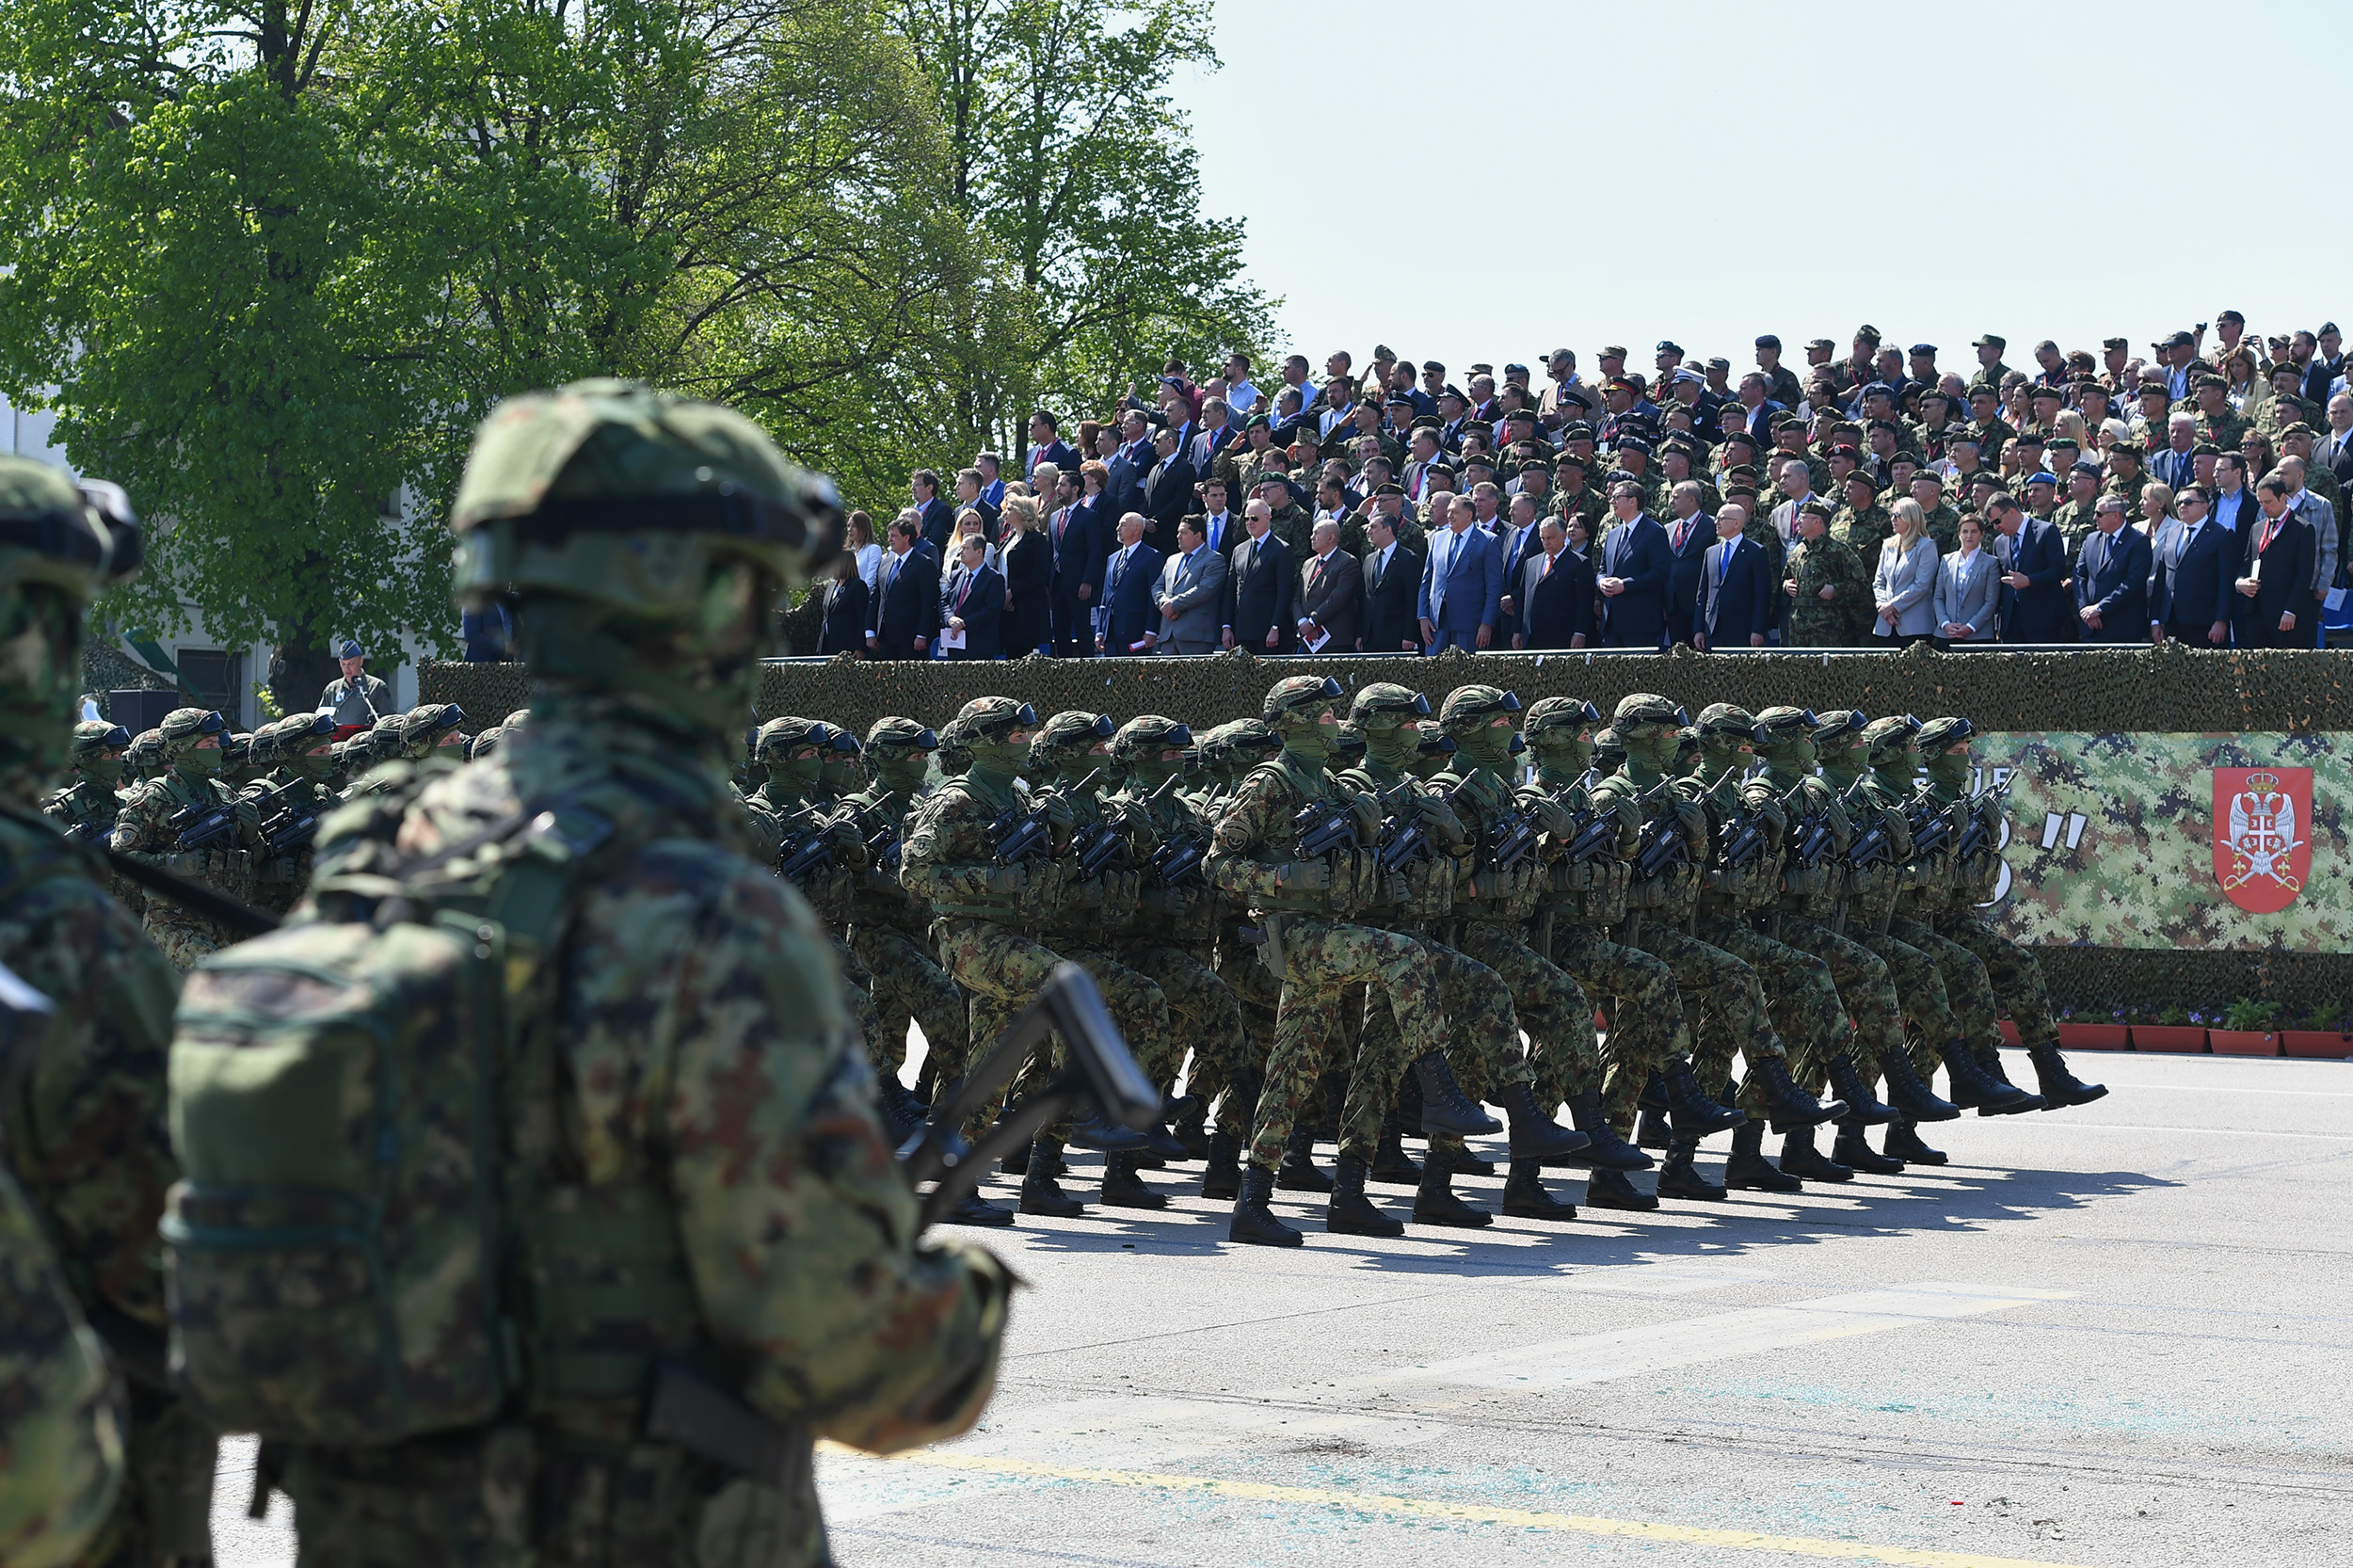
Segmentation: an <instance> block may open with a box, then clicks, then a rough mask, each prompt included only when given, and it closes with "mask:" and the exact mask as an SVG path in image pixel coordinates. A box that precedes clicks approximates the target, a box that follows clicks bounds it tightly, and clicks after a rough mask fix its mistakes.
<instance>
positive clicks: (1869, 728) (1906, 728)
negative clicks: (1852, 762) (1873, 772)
mask: <svg viewBox="0 0 2353 1568" xmlns="http://www.w3.org/2000/svg"><path fill="white" fill-rule="evenodd" d="M1919 733H1920V721H1919V720H1918V719H1915V718H1913V717H1912V715H1910V714H1909V713H1890V714H1889V715H1888V716H1887V717H1885V718H1883V719H1873V720H1872V721H1871V722H1870V723H1869V724H1866V725H1865V726H1864V727H1863V744H1864V745H1865V748H1866V755H1867V756H1868V757H1869V759H1870V761H1871V765H1872V766H1873V767H1875V768H1880V767H1890V766H1893V765H1894V764H1896V763H1897V762H1899V761H1901V760H1903V758H1904V755H1905V753H1907V752H1909V751H1910V750H1911V749H1912V747H1913V743H1914V741H1915V739H1916V738H1917V737H1918V735H1919Z"/></svg>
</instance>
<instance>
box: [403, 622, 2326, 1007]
mask: <svg viewBox="0 0 2353 1568" xmlns="http://www.w3.org/2000/svg"><path fill="white" fill-rule="evenodd" d="M806 616H807V612H806V611H805V610H798V609H796V610H795V611H793V612H791V613H790V614H789V615H788V626H791V625H792V624H793V623H794V622H795V621H797V620H798V619H801V618H806ZM812 634H813V632H812ZM1304 674H1329V675H1332V676H1334V677H1335V678H1337V680H1339V682H1340V684H1341V685H1342V686H1343V687H1345V688H1347V689H1349V690H1351V691H1353V690H1355V689H1356V688H1357V687H1360V686H1363V685H1366V684H1369V683H1370V682H1372V681H1376V680H1396V681H1401V682H1404V683H1405V684H1408V685H1412V686H1414V687H1416V688H1417V689H1419V690H1422V691H1427V692H1429V693H1430V694H1431V695H1432V696H1433V697H1435V696H1442V695H1443V694H1444V693H1445V692H1447V691H1448V690H1450V689H1451V688H1453V687H1455V686H1458V685H1462V684H1464V683H1465V682H1468V681H1471V680H1481V681H1489V682H1494V683H1497V684H1501V685H1506V686H1509V687H1510V688H1511V689H1513V691H1515V692H1517V693H1518V694H1519V696H1520V698H1521V700H1522V701H1524V702H1533V701H1535V700H1536V699H1537V698H1538V697H1542V696H1582V697H1588V698H1590V699H1592V700H1593V702H1594V703H1595V704H1597V705H1598V706H1599V707H1600V708H1601V709H1602V711H1603V712H1608V711H1609V709H1610V708H1611V707H1612V706H1613V705H1614V704H1615V703H1616V702H1617V700H1618V699H1619V698H1620V697H1622V696H1625V695H1626V694H1627V693H1629V692H1639V691H1655V692H1663V693H1665V694H1667V695H1668V696H1673V697H1674V698H1675V699H1676V700H1677V701H1679V702H1682V703H1683V704H1685V706H1687V707H1688V708H1689V709H1690V710H1691V711H1692V712H1698V711H1699V710H1700V709H1701V708H1703V707H1705V706H1706V705H1707V704H1708V703H1711V702H1733V703H1737V704H1739V705H1740V706H1742V707H1744V708H1747V709H1749V710H1751V711H1752V712H1753V711H1755V710H1756V709H1759V708H1765V707H1769V706H1770V705H1772V704H1774V703H1776V702H1799V703H1803V704H1805V705H1806V706H1808V707H1812V708H1817V709H1820V708H1857V709H1861V710H1862V711H1863V712H1866V713H1872V714H1880V713H1891V712H1912V713H1918V714H1920V715H1922V716H1923V717H1927V716H1930V715H1933V714H1937V713H1963V714H1966V715H1968V716H1969V717H1970V718H1971V719H1973V720H1974V721H1976V723H1977V725H1978V726H1979V727H1981V728H1986V729H1993V730H2081V731H2103V730H2105V731H2129V730H2148V731H2157V732H2164V733H2193V734H2195V733H2209V734H2211V733H2224V734H2228V733H2232V732H2236V731H2255V730H2289V731H2296V732H2303V733H2312V732H2318V731H2328V730H2353V685H2348V681H2353V658H2348V657H2347V656H2346V655H2345V654H2343V653H2325V652H2320V651H2317V650H2314V651H2309V652H2308V651H2303V650H2297V651H2282V650H2274V649H2248V650H2243V651H2233V652H2225V653H2214V652H2193V651H2191V650H2189V649H2188V648H2183V647H2182V646H2181V645H2179V644H2172V643H2169V644H2167V645H2165V646H2164V647H2162V648H2127V649H2089V650H2083V651H2067V652H2059V651H2053V652H2045V653H2007V654H2001V653H1990V652H1967V653H1940V652H1938V651H1936V650H1935V649H1933V648H1929V647H1928V646H1926V645H1925V644H1923V645H1920V646H1916V647H1913V648H1907V649H1905V650H1904V651H1902V652H1899V653H1854V654H1835V655H1831V656H1827V657H1825V656H1820V655H1815V654H1806V653H1777V654H1767V655H1749V656H1744V655H1737V654H1735V655H1721V654H1719V655H1704V654H1697V653H1693V652H1691V651H1689V649H1685V648H1678V649H1676V650H1675V651H1673V652H1672V653H1667V654H1619V653H1610V654H1597V655H1587V654H1585V653H1582V652H1577V653H1550V654H1535V653H1516V654H1481V655H1477V656H1473V655H1470V654H1462V653H1450V654H1448V655H1446V656H1445V657H1444V658H1441V659H1435V660H1430V659H1412V658H1397V659H1385V658H1346V659H1298V658H1286V659H1280V660H1268V659H1258V658H1255V657H1253V656H1252V655H1250V654H1247V653H1230V654H1226V655H1224V656H1222V657H1219V658H1215V659H1187V660H1171V659H1099V660H1098V659H1088V660H1055V659H1039V658H1030V659H1023V660H1019V661H1016V662H1014V663H1009V664H994V663H982V664H974V663H963V662H959V663H954V664H936V663H931V662H927V661H921V660H894V661H888V662H883V663H870V662H868V661H865V660H859V659H853V658H851V657H849V656H847V655H843V656H841V657H839V658H836V659H833V660H831V661H829V662H827V663H825V664H778V665H775V666H773V667H771V668H770V669H769V671H768V674H767V679H766V680H765V681H764V682H763V684H762V686H761V690H760V713H759V716H760V718H763V719H765V718H773V717H775V716H776V714H779V713H785V712H792V713H806V714H810V715H814V716H821V717H824V718H826V719H830V720H832V721H833V722H835V723H837V724H841V725H846V726H848V727H849V728H852V729H853V730H855V731H856V732H858V733H860V734H863V733H864V732H865V731H866V728H867V727H868V726H869V725H871V724H872V722H873V721H874V720H875V719H877V718H879V717H881V716H882V715H884V714H886V713H901V714H904V715H906V716H907V717H909V718H913V719H918V720H920V721H922V722H924V723H926V724H934V725H937V724H944V723H945V722H947V720H949V719H950V718H952V717H953V716H954V714H955V712H956V711H957V710H958V709H959V708H961V707H963V706H964V704H965V703H966V702H968V701H969V700H970V699H971V698H973V697H975V696H983V695H985V694H990V693H1006V694H1012V695H1016V696H1020V697H1022V698H1024V699H1025V700H1027V701H1029V702H1030V703H1032V705H1034V706H1035V707H1036V709H1037V710H1038V712H1040V713H1050V712H1059V711H1061V710H1063V709H1066V708H1084V709H1088V710H1091V711H1093V712H1104V713H1109V714H1111V715H1112V718H1113V719H1115V720H1121V721H1124V720H1127V719H1129V718H1133V717H1134V716H1135V715H1137V714H1138V713H1144V712H1160V713H1170V714H1174V715H1176V716H1177V717H1180V718H1183V719H1185V720H1186V721H1187V722H1189V723H1191V724H1193V726H1194V727H1196V728H1204V727H1207V726H1209V725H1212V724H1220V723H1223V722H1225V720H1227V719H1234V718H1241V717H1245V716H1250V715H1255V714H1256V713H1257V712H1258V706H1259V703H1260V701H1261V699H1262V698H1263V697H1264V696H1265V695H1266V689H1267V687H1268V686H1270V685H1272V684H1273V682H1274V681H1275V680H1277V679H1279V678H1280V677H1282V676H1286V675H1304ZM417 689H418V695H419V698H420V700H422V701H426V702H456V703H458V704H459V705H461V706H462V707H463V708H464V709H465V710H466V714H467V719H468V722H469V725H470V726H472V727H476V728H479V727H485V726H488V725H489V724H492V723H495V722H496V721H497V720H498V719H499V718H501V717H504V715H505V714H506V713H507V712H509V711H511V710H513V709H515V708H517V707H520V706H522V705H523V704H524V703H526V702H527V701H528V700H529V692H530V676H529V672H528V671H527V670H525V669H524V667H523V666H521V665H520V664H440V663H429V662H428V663H426V664H422V665H421V666H420V667H419V671H418V680H417ZM2038 952H2040V954H2041V958H2042V961H2043V965H2044V972H2045V973H2046V974H2047V975H2048V976H2049V978H2050V981H2051V987H2052V993H2053V1000H2055V1001H2056V1002H2057V1004H2058V1005H2060V1006H2067V1007H2073V1008H2075V1009H2076V1010H2078V1011H2079V1012H2081V1011H2096V1012H2100V1013H2103V1014H2105V1012H2107V1011H2108V1010H2110V1009H2112V1008H2115V1007H2119V1006H2127V1005H2130V1006H2140V1007H2148V1006H2162V1005H2165V1004H2167V1003H2169V1002H2175V1001H2178V1002H2181V1003H2182V1004H2184V1005H2185V1006H2189V1005H2196V1006H2212V1005H2214V1004H2215V1003H2216V1002H2217V1001H2218V1000H2219V1001H2228V1000H2234V999H2236V998H2239V997H2243V996H2244V997H2259V998H2265V999H2268V1000H2275V1001H2278V1002H2279V1003H2280V1004H2281V1008H2282V1010H2283V1011H2285V1012H2287V1013H2289V1014H2295V1013H2297V1012H2300V1011H2302V1010H2303V1009H2305V1008H2308V1007H2311V1006H2313V1005H2315V1004H2318V1003H2320V1002H2323V1001H2328V1000H2340V1001H2345V1002H2348V1003H2353V955H2334V954H2326V955H2287V954H2279V955H2270V956H2268V957H2267V958H2266V955H2265V954H2263V953H2261V952H2176V951H2173V950H2151V951H2140V950H2129V951H2128V950H2117V949H2105V948H2042V949H2039V950H2038Z"/></svg>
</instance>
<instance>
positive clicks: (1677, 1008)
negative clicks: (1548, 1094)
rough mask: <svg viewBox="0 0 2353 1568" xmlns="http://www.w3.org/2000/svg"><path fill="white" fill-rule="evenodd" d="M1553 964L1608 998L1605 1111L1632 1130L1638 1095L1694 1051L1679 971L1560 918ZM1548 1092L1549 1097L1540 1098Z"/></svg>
mask: <svg viewBox="0 0 2353 1568" xmlns="http://www.w3.org/2000/svg"><path fill="white" fill-rule="evenodd" d="M1552 961H1553V962H1554V963H1556V964H1558V965H1560V966H1561V968H1563V969H1566V970H1567V971H1568V972H1569V973H1570V974H1572V975H1574V976H1575V977H1576V978H1577V984H1580V985H1582V986H1584V987H1585V989H1586V990H1587V992H1589V993H1590V994H1592V995H1593V996H1596V997H1600V998H1605V999H1607V1000H1606V1001H1605V1002H1604V1005H1605V1006H1607V1007H1608V1008H1609V1040H1608V1041H1607V1042H1605V1043H1604V1045H1603V1047H1602V1051H1601V1058H1602V1064H1603V1069H1604V1072H1605V1074H1606V1076H1605V1078H1604V1080H1603V1082H1602V1090H1601V1106H1602V1112H1603V1113H1604V1114H1606V1115H1607V1116H1608V1117H1609V1125H1610V1126H1612V1127H1615V1128H1619V1129H1620V1130H1621V1131H1624V1130H1625V1129H1627V1128H1631V1127H1632V1126H1633V1125H1634V1111H1635V1104H1634V1102H1635V1100H1636V1098H1637V1097H1639V1096H1641V1093H1642V1085H1643V1084H1645V1083H1647V1082H1648V1081H1650V1075H1651V1074H1653V1073H1655V1072H1660V1071H1663V1070H1664V1069H1665V1068H1666V1067H1667V1065H1668V1064H1670V1063H1675V1062H1682V1061H1685V1060H1687V1059H1688V1058H1689V1056H1690V1054H1691V1029H1690V1025H1689V1021H1688V1020H1687V1019H1686V1018H1685V1017H1684V1015H1683V997H1682V994H1681V993H1680V992H1678V991H1677V990H1676V989H1675V977H1674V971H1673V969H1671V968H1668V967H1667V965H1666V964H1665V962H1664V961H1662V960H1660V959H1657V958H1655V957H1653V956H1652V955H1651V954H1649V953H1647V952H1643V951H1642V950H1641V949H1640V948H1632V947H1625V946H1623V945H1621V944H1620V943H1617V942H1613V941H1611V940H1610V939H1609V936H1608V935H1607V934H1606V933H1604V932H1603V931H1602V930H1601V928H1600V927H1598V926H1591V925H1579V924H1568V923H1562V922H1561V921H1559V920H1556V921H1554V923H1553V931H1552ZM1540 1097H1541V1096H1540Z"/></svg>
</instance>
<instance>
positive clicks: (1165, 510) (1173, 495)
mask: <svg viewBox="0 0 2353 1568" xmlns="http://www.w3.org/2000/svg"><path fill="white" fill-rule="evenodd" d="M1152 452H1153V456H1154V458H1155V461H1154V462H1153V464H1152V472H1151V473H1150V474H1149V475H1148V476H1147V477H1146V478H1145V479H1144V505H1143V506H1142V507H1141V508H1140V510H1142V512H1143V513H1144V542H1145V543H1147V544H1149V545H1151V546H1152V547H1153V548H1154V549H1156V550H1158V549H1161V548H1162V547H1163V546H1170V547H1173V546H1174V545H1175V543H1176V540H1177V524H1178V523H1180V522H1182V521H1184V520H1185V519H1187V518H1189V517H1191V516H1193V464H1192V462H1191V461H1190V460H1189V459H1188V458H1187V457H1186V456H1185V455H1184V453H1183V452H1182V451H1181V450H1179V448H1178V447H1177V432H1176V431H1175V430H1174V429H1171V428H1163V429H1162V430H1161V431H1160V434H1159V435H1157V436H1155V437H1153V438H1152Z"/></svg>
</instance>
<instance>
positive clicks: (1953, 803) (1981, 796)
mask: <svg viewBox="0 0 2353 1568" xmlns="http://www.w3.org/2000/svg"><path fill="white" fill-rule="evenodd" d="M1930 794H1931V796H1932V797H1933V798H1934V799H1935V800H1936V802H1937V804H1938V805H1940V806H1942V807H1944V808H1945V810H1946V811H1948V812H1950V813H1951V814H1952V818H1953V840H1954V842H1955V844H1956V845H1958V844H1959V842H1960V840H1961V832H1962V830H1963V829H1965V828H1967V827H1968V826H1969V824H1971V823H1973V822H1974V823H1977V824H1979V827H1980V829H1981V831H1982V832H1983V833H1984V834H1985V841H1986V847H1985V848H1983V849H1980V850H1977V851H1975V852H1974V853H1972V854H1971V855H1970V856H1968V858H1966V859H1962V858H1961V856H1960V854H1959V852H1958V849H1956V852H1955V855H1954V863H1953V897H1952V902H1951V904H1949V905H1948V906H1947V912H1948V913H1951V914H1955V915H1965V914H1967V913H1969V912H1970V911H1971V910H1973V909H1975V908H1976V907H1977V905H1978V904H1987V903H1990V902H1992V900H1993V894H1994V892H1995V890H1996V889H1997V888H2000V886H2001V882H2002V845H2003V840H2004V833H2005V829H2006V825H2007V824H2005V823H2004V821H2003V816H2002V803H2001V802H2000V801H1999V800H1998V799H1996V798H1995V797H1994V795H1993V792H1991V791H1990V790H1984V791H1979V792H1977V793H1976V794H1972V795H1948V794H1946V793H1945V792H1943V791H1941V790H1935V791H1931V792H1930Z"/></svg>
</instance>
